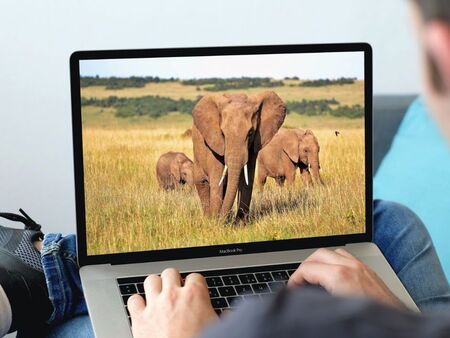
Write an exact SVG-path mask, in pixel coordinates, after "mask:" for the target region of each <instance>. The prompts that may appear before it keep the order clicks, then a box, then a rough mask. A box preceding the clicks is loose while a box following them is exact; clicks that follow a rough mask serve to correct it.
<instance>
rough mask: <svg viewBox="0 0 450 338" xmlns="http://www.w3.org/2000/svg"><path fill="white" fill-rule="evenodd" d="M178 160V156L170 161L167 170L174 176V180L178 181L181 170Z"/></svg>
mask: <svg viewBox="0 0 450 338" xmlns="http://www.w3.org/2000/svg"><path fill="white" fill-rule="evenodd" d="M180 165H181V163H180V160H179V159H178V157H177V158H176V159H175V160H173V161H172V162H171V163H170V166H169V170H170V174H171V175H172V176H173V177H174V178H175V181H177V182H180V179H181V170H180Z"/></svg>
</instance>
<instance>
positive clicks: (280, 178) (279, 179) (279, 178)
mask: <svg viewBox="0 0 450 338" xmlns="http://www.w3.org/2000/svg"><path fill="white" fill-rule="evenodd" d="M285 179H286V177H285V176H277V177H275V182H277V184H278V186H279V187H283V185H284V181H285Z"/></svg>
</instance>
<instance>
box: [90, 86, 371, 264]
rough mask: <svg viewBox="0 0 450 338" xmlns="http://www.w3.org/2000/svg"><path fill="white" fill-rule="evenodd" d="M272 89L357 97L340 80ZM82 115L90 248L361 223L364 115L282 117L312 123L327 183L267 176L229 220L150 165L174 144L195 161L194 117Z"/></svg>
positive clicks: (291, 233) (101, 111)
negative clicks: (243, 213)
mask: <svg viewBox="0 0 450 338" xmlns="http://www.w3.org/2000/svg"><path fill="white" fill-rule="evenodd" d="M292 81H293V80H292ZM288 83H289V81H288ZM265 90H268V89H267V88H249V89H246V90H229V91H227V92H245V93H259V92H261V91H265ZM269 90H273V91H275V92H276V93H277V94H278V95H279V96H280V97H281V98H282V99H283V100H292V99H295V100H302V99H307V100H316V99H328V98H335V99H336V100H337V101H339V102H340V103H341V104H345V105H349V106H352V105H356V104H360V105H363V104H364V90H363V83H362V82H361V81H356V82H355V83H354V84H350V85H345V86H334V85H332V86H325V87H319V88H303V87H290V86H283V87H279V88H278V87H276V88H270V89H269ZM206 93H207V92H205V91H203V89H202V87H200V90H199V88H197V87H196V86H186V85H182V84H180V83H179V82H169V83H161V84H156V83H150V84H147V85H145V86H144V87H143V88H124V89H118V90H106V89H105V88H104V87H100V86H91V87H85V88H82V91H81V94H82V96H83V97H85V98H106V97H108V96H111V95H114V96H118V97H140V96H145V95H161V96H169V97H172V98H175V99H180V98H190V99H194V98H196V97H197V96H198V95H204V94H206ZM82 115H83V126H84V129H83V144H84V166H85V169H84V174H85V182H86V183H85V193H86V224H87V240H88V248H89V252H88V254H90V255H92V254H107V253H116V252H127V251H142V250H155V249H163V248H177V247H194V246H202V245H215V244H225V243H238V242H254V241H264V240H275V239H288V238H301V237H312V236H327V235H332V234H349V233H358V232H362V231H364V223H365V219H364V215H365V214H364V210H365V206H364V201H365V190H364V129H363V119H362V118H353V119H351V118H346V117H333V116H329V115H325V116H306V115H300V114H297V113H290V114H289V115H287V117H286V120H285V123H284V126H285V127H289V128H310V129H312V130H313V131H314V133H315V135H316V136H317V138H318V140H319V143H320V146H321V152H320V161H321V167H322V171H321V175H322V178H323V180H324V182H325V186H323V187H321V186H314V187H311V188H306V187H305V186H304V185H303V183H302V181H301V179H300V175H299V172H298V173H297V177H296V184H295V187H293V188H292V189H287V188H286V187H285V188H279V187H278V186H276V185H275V182H274V180H273V179H271V178H269V179H268V181H267V184H266V186H265V190H264V193H262V194H261V193H259V191H258V189H257V187H255V189H254V193H253V199H252V206H251V220H250V222H249V223H248V224H246V225H245V226H238V227H236V226H232V225H227V224H223V222H221V221H219V220H212V219H208V218H205V217H204V216H203V215H202V211H201V207H200V201H199V199H198V196H197V193H196V191H195V189H192V190H191V189H189V187H187V186H186V187H185V188H184V189H183V190H182V191H171V192H166V191H162V190H160V189H159V187H158V183H157V180H156V169H155V167H156V162H157V160H158V158H159V156H160V155H161V154H163V153H165V152H167V151H180V152H184V153H185V154H186V155H187V156H188V157H190V158H191V159H193V153H192V141H191V138H190V137H186V136H184V135H183V134H184V133H185V131H186V130H187V129H189V128H191V125H192V118H191V116H190V115H189V114H182V113H170V114H167V115H165V116H162V117H160V118H156V119H154V118H150V117H145V116H136V117H128V118H121V117H117V116H116V115H115V109H114V108H105V107H98V106H83V108H82ZM335 131H339V132H340V134H339V136H336V135H335Z"/></svg>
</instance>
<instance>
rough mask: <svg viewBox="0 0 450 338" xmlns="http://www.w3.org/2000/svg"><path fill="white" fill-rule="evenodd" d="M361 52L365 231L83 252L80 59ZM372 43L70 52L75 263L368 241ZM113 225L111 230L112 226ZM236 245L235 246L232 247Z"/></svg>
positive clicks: (83, 215)
mask: <svg viewBox="0 0 450 338" xmlns="http://www.w3.org/2000/svg"><path fill="white" fill-rule="evenodd" d="M327 52H363V53H364V68H365V69H364V91H365V92H364V99H365V107H364V108H365V120H364V124H365V184H366V196H365V198H366V224H365V225H366V228H365V232H364V233H360V234H348V235H335V236H323V237H313V238H297V239H285V240H275V241H261V242H251V243H234V244H223V245H210V246H200V247H189V248H176V249H163V250H153V251H141V252H125V253H114V254H104V255H91V256H88V254H87V238H86V218H85V199H84V167H83V141H82V122H81V121H82V118H81V93H80V72H79V62H80V61H81V60H96V59H99V60H100V59H122V58H127V59H133V58H155V57H186V56H219V55H258V54H292V53H327ZM372 67H373V66H372V48H371V46H370V45H369V44H367V43H340V44H315V45H267V46H234V47H199V48H165V49H134V50H100V51H77V52H74V53H73V54H72V55H71V56H70V79H71V98H72V133H73V155H74V157H73V158H74V173H75V206H76V224H77V248H78V263H79V265H80V266H85V265H93V264H128V263H141V262H152V261H163V260H174V259H177V260H178V259H189V258H200V257H213V256H224V255H230V254H250V253H259V252H271V251H284V250H298V249H308V248H315V247H330V246H340V245H345V244H348V243H357V242H371V241H372V226H373V217H372V210H373V205H372V190H373V189H372V153H373V151H372V109H373V108H372V96H373V91H372V90H373V89H372V87H373V79H372ZM113 230H114V229H111V231H113ZM236 249H238V250H236Z"/></svg>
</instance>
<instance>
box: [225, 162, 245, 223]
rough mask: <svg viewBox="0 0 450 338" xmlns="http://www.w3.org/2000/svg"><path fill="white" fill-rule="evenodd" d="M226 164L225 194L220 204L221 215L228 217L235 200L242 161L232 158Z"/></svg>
mask: <svg viewBox="0 0 450 338" xmlns="http://www.w3.org/2000/svg"><path fill="white" fill-rule="evenodd" d="M230 158H231V159H232V160H231V161H229V162H228V163H227V168H228V169H227V190H226V192H225V197H224V199H223V203H222V209H221V214H222V215H223V216H228V215H229V214H230V211H231V208H232V207H233V203H234V200H235V199H236V194H237V191H238V188H239V179H240V176H241V172H242V168H243V167H244V166H243V165H242V161H240V160H238V159H237V158H235V157H234V158H233V157H231V156H230Z"/></svg>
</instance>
